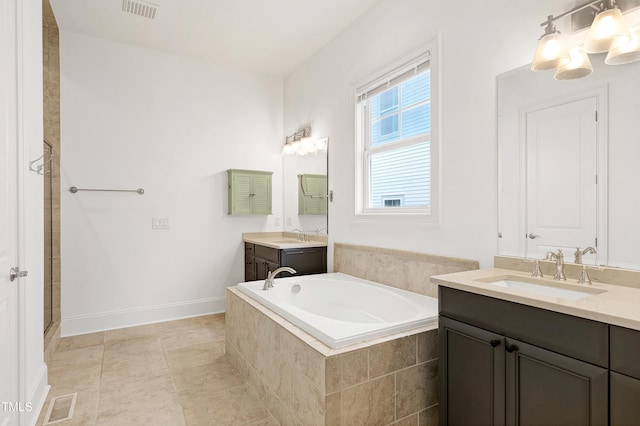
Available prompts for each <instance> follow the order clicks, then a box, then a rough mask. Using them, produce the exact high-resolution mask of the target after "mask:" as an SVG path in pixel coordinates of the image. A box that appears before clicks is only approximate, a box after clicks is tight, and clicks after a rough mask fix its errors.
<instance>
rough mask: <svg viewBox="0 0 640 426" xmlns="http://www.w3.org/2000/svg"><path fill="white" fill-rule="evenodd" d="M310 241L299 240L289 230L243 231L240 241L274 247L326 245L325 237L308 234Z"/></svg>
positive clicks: (289, 247) (288, 247)
mask: <svg viewBox="0 0 640 426" xmlns="http://www.w3.org/2000/svg"><path fill="white" fill-rule="evenodd" d="M310 239H311V240H310V241H299V240H298V239H297V235H296V234H295V233H291V232H245V233H243V234H242V241H244V242H245V243H251V244H258V245H261V246H265V247H271V248H275V249H292V248H309V247H327V237H325V236H315V235H311V236H310Z"/></svg>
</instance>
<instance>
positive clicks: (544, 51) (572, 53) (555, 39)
mask: <svg viewBox="0 0 640 426" xmlns="http://www.w3.org/2000/svg"><path fill="white" fill-rule="evenodd" d="M587 8H591V9H594V10H595V11H596V12H595V18H594V20H593V23H592V24H591V27H590V28H589V32H588V34H587V38H586V40H585V42H584V45H583V46H582V47H580V46H573V47H571V48H570V49H568V50H567V49H566V45H565V41H564V40H563V37H562V35H561V34H560V32H559V31H558V30H556V27H555V25H554V22H555V21H557V20H558V19H561V18H564V17H566V16H571V15H573V14H575V13H578V12H581V11H583V10H584V9H587ZM540 26H541V27H545V31H544V34H543V35H542V37H540V40H539V41H538V47H537V49H536V52H535V55H534V58H533V62H532V63H531V69H532V70H533V71H544V70H549V69H553V68H555V70H556V72H555V75H554V77H555V78H556V80H571V79H576V78H582V77H586V76H588V75H589V74H591V73H592V72H593V66H592V65H591V61H590V60H589V56H588V55H587V53H605V52H608V55H607V59H606V60H605V63H606V64H608V65H619V64H626V63H629V62H634V61H638V60H640V37H639V36H640V34H633V35H632V33H631V32H630V31H629V26H628V24H627V23H626V21H625V18H624V16H623V15H622V11H621V10H620V8H619V7H618V5H617V4H616V0H595V1H590V2H588V3H585V4H583V5H581V6H578V7H575V8H573V9H571V10H569V11H567V12H565V13H562V14H560V15H557V16H553V15H549V16H548V17H547V20H546V21H545V22H543V23H541V24H540Z"/></svg>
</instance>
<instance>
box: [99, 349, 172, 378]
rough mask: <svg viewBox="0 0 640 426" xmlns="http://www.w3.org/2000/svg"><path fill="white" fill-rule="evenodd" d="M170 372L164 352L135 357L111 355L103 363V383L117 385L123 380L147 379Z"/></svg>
mask: <svg viewBox="0 0 640 426" xmlns="http://www.w3.org/2000/svg"><path fill="white" fill-rule="evenodd" d="M167 374H169V367H168V366H167V361H166V359H165V357H164V354H163V353H160V352H157V353H150V354H144V355H140V356H134V357H126V358H120V357H109V358H107V359H105V361H104V363H103V365H102V377H101V380H102V384H103V385H112V384H113V385H117V384H118V383H120V382H122V381H128V380H146V379H149V378H153V377H157V376H163V375H167Z"/></svg>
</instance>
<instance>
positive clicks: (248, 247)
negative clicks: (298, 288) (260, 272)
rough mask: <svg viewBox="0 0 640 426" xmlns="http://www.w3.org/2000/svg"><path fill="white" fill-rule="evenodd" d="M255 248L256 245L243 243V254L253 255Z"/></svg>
mask: <svg viewBox="0 0 640 426" xmlns="http://www.w3.org/2000/svg"><path fill="white" fill-rule="evenodd" d="M255 250H256V245H255V244H251V243H244V254H245V256H253V255H254V252H255Z"/></svg>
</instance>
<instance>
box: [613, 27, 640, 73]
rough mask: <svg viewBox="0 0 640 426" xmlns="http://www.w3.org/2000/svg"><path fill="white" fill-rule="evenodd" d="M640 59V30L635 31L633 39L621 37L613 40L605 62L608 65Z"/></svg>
mask: <svg viewBox="0 0 640 426" xmlns="http://www.w3.org/2000/svg"><path fill="white" fill-rule="evenodd" d="M635 61H640V30H638V31H636V32H634V33H633V34H632V36H631V39H630V40H628V41H626V42H625V40H624V39H619V40H616V41H614V42H613V44H612V45H611V49H609V53H608V54H607V58H606V59H605V60H604V63H605V64H607V65H621V64H628V63H630V62H635Z"/></svg>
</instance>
